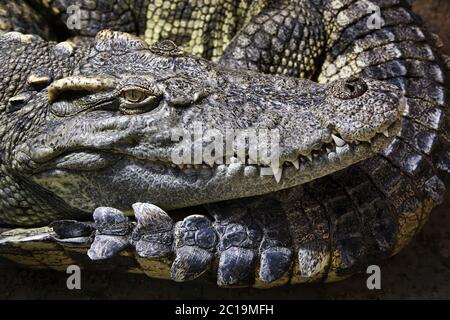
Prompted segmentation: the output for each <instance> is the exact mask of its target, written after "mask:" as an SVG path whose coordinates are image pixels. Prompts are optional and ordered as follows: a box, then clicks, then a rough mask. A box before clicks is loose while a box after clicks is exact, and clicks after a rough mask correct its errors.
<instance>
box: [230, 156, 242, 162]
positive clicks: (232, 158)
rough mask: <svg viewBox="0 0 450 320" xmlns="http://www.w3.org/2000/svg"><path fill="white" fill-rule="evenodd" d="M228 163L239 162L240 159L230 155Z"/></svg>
mask: <svg viewBox="0 0 450 320" xmlns="http://www.w3.org/2000/svg"><path fill="white" fill-rule="evenodd" d="M230 163H240V160H239V159H238V158H236V157H231V158H230Z"/></svg>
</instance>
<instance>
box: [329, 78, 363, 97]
mask: <svg viewBox="0 0 450 320" xmlns="http://www.w3.org/2000/svg"><path fill="white" fill-rule="evenodd" d="M329 90H330V91H329V92H330V93H331V94H332V95H333V96H334V97H335V98H338V99H343V100H347V99H354V98H358V97H359V96H362V95H363V94H364V93H365V92H366V91H367V90H368V87H367V84H366V82H365V81H364V80H363V79H361V78H349V79H344V80H337V81H335V82H333V83H332V84H331V86H330V89H329Z"/></svg>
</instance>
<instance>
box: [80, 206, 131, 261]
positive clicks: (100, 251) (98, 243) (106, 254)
mask: <svg viewBox="0 0 450 320" xmlns="http://www.w3.org/2000/svg"><path fill="white" fill-rule="evenodd" d="M94 222H95V228H96V232H95V239H94V242H93V243H92V244H91V247H90V249H89V250H88V256H89V258H91V259H92V260H102V259H108V258H112V257H113V256H115V255H116V254H118V253H119V252H120V251H122V250H124V249H125V248H126V247H127V246H128V245H129V237H130V234H131V228H132V225H131V222H130V221H129V219H128V218H127V217H126V216H125V215H124V214H123V213H122V212H121V211H119V210H117V209H114V208H108V207H99V208H97V209H95V211H94Z"/></svg>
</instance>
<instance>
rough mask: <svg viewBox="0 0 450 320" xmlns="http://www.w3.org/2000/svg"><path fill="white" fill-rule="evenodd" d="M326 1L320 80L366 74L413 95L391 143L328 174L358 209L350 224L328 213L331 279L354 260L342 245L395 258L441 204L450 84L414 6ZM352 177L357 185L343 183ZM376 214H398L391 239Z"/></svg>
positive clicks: (449, 160) (397, 1)
mask: <svg viewBox="0 0 450 320" xmlns="http://www.w3.org/2000/svg"><path fill="white" fill-rule="evenodd" d="M325 2H326V3H328V4H327V5H326V6H325V9H324V10H323V12H322V14H323V20H324V25H325V26H326V32H327V45H326V52H325V55H324V63H323V65H322V67H321V69H320V70H319V72H318V81H319V82H328V81H332V80H334V79H337V78H344V77H348V76H352V75H363V76H366V77H371V78H376V79H380V80H384V81H389V82H391V83H393V84H396V85H398V86H399V87H401V88H402V89H403V91H404V94H405V97H406V98H407V107H406V109H405V111H404V114H403V120H402V123H403V124H402V129H401V131H400V133H399V134H398V135H397V137H396V138H395V140H394V141H393V142H392V143H391V144H390V146H389V147H387V148H386V149H385V150H384V152H382V153H381V154H379V155H378V156H376V157H374V158H371V159H369V160H367V161H364V162H362V163H360V164H358V165H357V166H353V167H351V168H348V169H347V170H345V171H343V172H339V173H336V174H334V175H333V176H332V177H330V179H332V180H333V181H335V182H336V187H335V188H340V189H341V190H342V194H346V195H347V198H348V199H349V201H350V203H351V204H352V207H353V208H355V211H354V217H353V218H352V219H349V217H348V215H343V216H342V215H341V216H337V215H336V214H334V215H333V214H331V215H330V216H331V218H330V225H331V226H332V229H333V230H332V231H331V233H332V234H333V237H332V238H333V239H332V240H331V241H332V244H333V247H334V249H333V251H334V252H333V253H332V256H333V257H335V259H334V261H333V262H332V263H331V269H330V275H337V274H339V273H345V269H346V268H347V269H349V268H350V267H349V266H351V265H352V263H353V262H352V261H354V260H355V259H349V258H348V255H347V254H346V250H344V249H342V248H343V247H345V246H343V243H347V245H346V246H347V247H349V246H350V245H349V244H350V243H351V246H353V247H354V248H356V249H352V250H351V251H352V252H363V251H365V252H369V253H375V254H374V256H379V255H380V253H384V254H389V255H392V254H395V253H397V252H398V251H399V250H400V249H401V248H402V247H404V246H405V245H406V244H407V243H408V242H409V240H410V239H411V238H412V237H413V235H414V234H416V233H417V232H418V231H419V230H420V228H421V227H422V226H423V224H424V222H425V221H426V220H427V217H428V215H429V213H430V211H431V209H432V208H433V207H435V206H436V205H437V204H439V203H440V202H442V200H443V196H444V192H445V181H446V180H447V178H446V176H447V173H448V172H449V170H448V169H449V167H448V166H449V165H450V153H449V145H450V142H449V136H448V133H449V130H448V121H449V110H448V108H449V98H448V92H447V88H448V85H449V79H448V71H447V69H446V64H445V62H444V58H442V56H441V54H440V53H439V48H438V46H437V45H436V44H437V42H436V39H435V37H433V36H432V35H431V34H430V33H428V32H427V31H426V30H425V28H423V26H422V23H421V22H420V20H419V18H418V17H417V16H416V15H415V14H414V13H412V11H411V7H410V4H409V2H406V1H401V0H372V1H355V0H346V1H325ZM378 23H379V24H378ZM377 24H378V25H377ZM353 171H355V172H357V173H358V174H354V172H353ZM350 176H351V177H352V180H351V181H348V179H345V177H350ZM361 190H370V192H371V194H370V195H368V194H367V192H361ZM325 199H326V198H325ZM377 199H378V200H377ZM380 199H382V201H381V203H380ZM332 201H333V200H329V201H328V202H332ZM376 215H383V216H385V217H386V219H385V221H390V219H391V217H392V216H393V217H395V226H394V228H395V229H396V231H395V236H394V238H393V239H391V238H392V237H390V236H389V234H388V230H391V229H392V226H391V225H390V226H389V228H388V227H387V226H382V225H379V226H377V227H376V228H375V226H374V225H373V222H374V221H375V220H374V219H372V218H371V217H373V216H376ZM344 218H345V219H346V220H347V221H351V223H347V222H345V221H344ZM376 221H382V219H377V220H376ZM352 225H353V226H354V225H358V226H359V227H356V229H355V227H352ZM333 226H334V227H333ZM343 226H347V227H348V228H350V230H354V231H355V232H354V233H352V232H349V230H348V228H345V227H343ZM358 230H364V232H357V231H358ZM340 247H341V249H339V248H340ZM368 247H370V248H372V249H367V248H368ZM377 252H378V253H377ZM369 255H370V254H369ZM366 260H370V257H369V258H366ZM345 261H347V264H348V265H349V266H346V263H344V262H345ZM330 277H331V278H333V276H330ZM334 278H336V277H334Z"/></svg>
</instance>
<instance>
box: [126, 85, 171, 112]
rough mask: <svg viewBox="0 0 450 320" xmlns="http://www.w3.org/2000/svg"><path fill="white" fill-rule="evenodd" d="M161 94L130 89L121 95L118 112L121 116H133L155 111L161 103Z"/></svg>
mask: <svg viewBox="0 0 450 320" xmlns="http://www.w3.org/2000/svg"><path fill="white" fill-rule="evenodd" d="M161 96H162V94H161V93H160V92H159V91H157V90H156V89H155V90H147V89H141V88H130V89H126V90H123V91H122V93H121V98H122V99H121V100H122V101H121V103H120V107H119V110H120V111H121V112H122V113H123V114H128V115H134V114H140V113H144V112H148V111H150V110H153V109H155V108H156V107H157V106H158V105H159V102H160V101H161Z"/></svg>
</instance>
